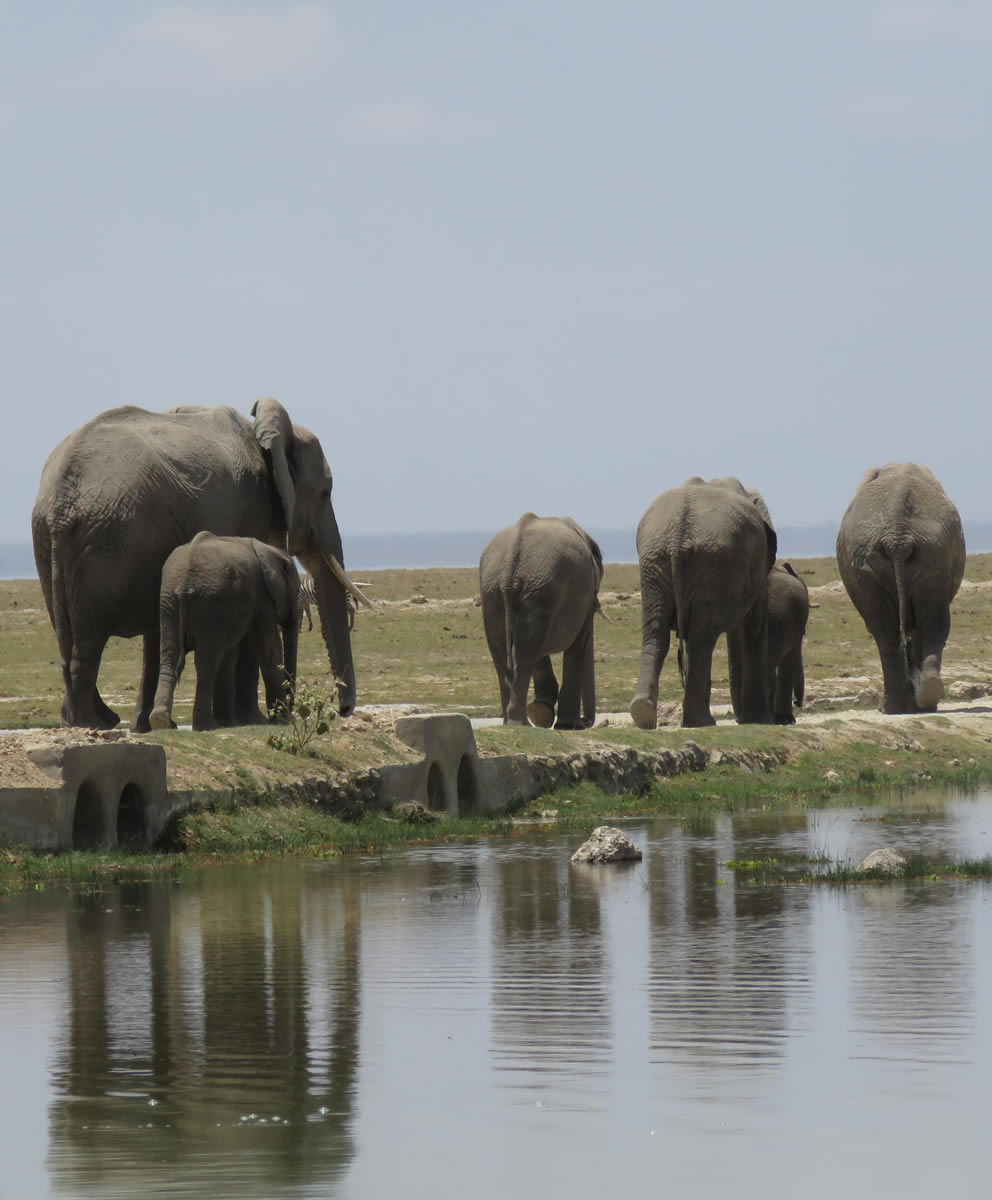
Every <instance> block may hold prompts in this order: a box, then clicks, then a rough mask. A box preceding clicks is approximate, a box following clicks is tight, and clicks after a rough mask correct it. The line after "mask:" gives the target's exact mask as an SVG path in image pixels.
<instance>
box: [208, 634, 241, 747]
mask: <svg viewBox="0 0 992 1200" xmlns="http://www.w3.org/2000/svg"><path fill="white" fill-rule="evenodd" d="M238 649H239V648H238V646H232V647H231V648H230V649H229V650H226V651H225V652H224V655H223V657H222V658H221V660H220V666H219V667H218V668H217V678H216V680H215V681H214V720H215V721H216V722H217V725H218V726H220V727H223V728H225V729H229V728H231V726H233V725H240V724H241V722H240V721H239V720H238V712H237V703H236V701H237V670H238Z"/></svg>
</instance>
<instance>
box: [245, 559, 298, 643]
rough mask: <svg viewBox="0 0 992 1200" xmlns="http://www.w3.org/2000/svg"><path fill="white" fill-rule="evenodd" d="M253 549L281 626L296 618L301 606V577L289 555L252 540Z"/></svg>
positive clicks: (266, 592)
mask: <svg viewBox="0 0 992 1200" xmlns="http://www.w3.org/2000/svg"><path fill="white" fill-rule="evenodd" d="M251 548H252V550H254V552H255V558H256V559H257V560H258V568H259V570H260V571H261V574H262V585H263V586H264V588H265V594H266V595H267V596H268V597H269V599H270V600H271V601H272V607H273V608H274V609H275V613H276V620H277V621H278V622H279V624H280V625H283V624H285V623H286V621H287V620H289V619H290V618H292V617H295V616H296V606H297V605H298V604H299V594H300V576H299V572H298V571H297V569H296V565H295V563H294V562H293V560H292V559H291V558H290V557H289V555H288V554H283V552H282V551H281V550H277V549H276V548H275V547H274V546H269V545H267V544H266V543H264V542H259V541H257V540H256V539H255V538H252V539H251Z"/></svg>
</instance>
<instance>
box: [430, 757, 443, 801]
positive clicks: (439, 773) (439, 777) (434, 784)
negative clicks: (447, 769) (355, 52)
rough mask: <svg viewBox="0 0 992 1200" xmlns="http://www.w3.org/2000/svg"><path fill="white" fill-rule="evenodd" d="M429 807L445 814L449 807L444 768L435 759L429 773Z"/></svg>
mask: <svg viewBox="0 0 992 1200" xmlns="http://www.w3.org/2000/svg"><path fill="white" fill-rule="evenodd" d="M427 807H428V808H432V809H434V811H435V812H444V810H445V808H446V807H447V803H446V800H445V787H444V768H443V767H442V766H441V764H440V763H439V762H438V761H437V760H436V759H435V760H434V762H432V763H431V765H430V769H429V770H428V772H427Z"/></svg>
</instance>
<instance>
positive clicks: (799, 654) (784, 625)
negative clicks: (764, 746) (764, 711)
mask: <svg viewBox="0 0 992 1200" xmlns="http://www.w3.org/2000/svg"><path fill="white" fill-rule="evenodd" d="M808 620H809V589H808V588H807V587H806V581H805V580H804V579H803V578H801V576H799V575H797V574H796V572H795V571H794V570H793V567H792V564H791V563H776V564H775V565H774V566H773V567H772V569H771V570H770V571H769V572H768V696H769V700H770V702H771V706H772V720H773V721H774V722H775V724H776V725H794V724H795V723H796V718H795V714H794V713H793V711H792V703H793V700H795V703H796V704H797V705H798V706H799V707H802V703H803V698H804V696H805V692H806V674H805V671H804V670H803V638H804V637H805V635H806V623H807V621H808Z"/></svg>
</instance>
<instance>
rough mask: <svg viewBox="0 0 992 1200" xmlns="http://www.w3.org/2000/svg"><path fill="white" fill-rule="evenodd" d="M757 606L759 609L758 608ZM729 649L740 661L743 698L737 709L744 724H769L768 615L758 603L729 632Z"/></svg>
mask: <svg viewBox="0 0 992 1200" xmlns="http://www.w3.org/2000/svg"><path fill="white" fill-rule="evenodd" d="M756 609H757V611H756ZM727 650H728V656H729V657H730V658H731V660H733V659H736V660H737V663H738V664H739V677H740V701H739V708H738V710H737V712H736V717H737V721H738V723H739V724H741V725H767V724H769V723H770V721H771V709H770V706H769V696H768V618H767V613H766V611H765V609H764V606H763V605H761V606H758V605H756V606H755V608H752V610H751V611H750V612H749V613H748V614H747V615H746V616H745V617H744V620H743V621H742V622H741V623H740V625H738V626H737V627H736V628H735V629H733V630H730V631H728V633H727Z"/></svg>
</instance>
